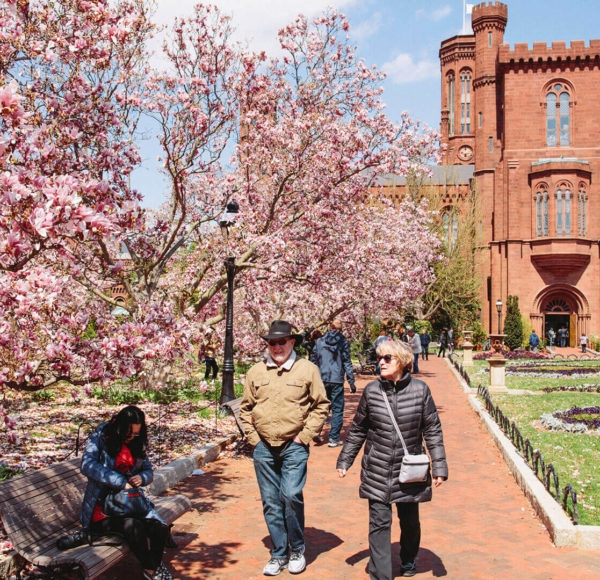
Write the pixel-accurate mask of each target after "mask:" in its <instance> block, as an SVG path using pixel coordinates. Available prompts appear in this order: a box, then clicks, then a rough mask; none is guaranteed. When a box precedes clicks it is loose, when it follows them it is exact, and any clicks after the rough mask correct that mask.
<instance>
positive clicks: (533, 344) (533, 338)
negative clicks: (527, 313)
mask: <svg viewBox="0 0 600 580" xmlns="http://www.w3.org/2000/svg"><path fill="white" fill-rule="evenodd" d="M538 346H540V337H539V336H538V335H537V333H536V331H535V330H532V331H531V334H530V335H529V348H530V349H531V351H532V352H537V349H538Z"/></svg>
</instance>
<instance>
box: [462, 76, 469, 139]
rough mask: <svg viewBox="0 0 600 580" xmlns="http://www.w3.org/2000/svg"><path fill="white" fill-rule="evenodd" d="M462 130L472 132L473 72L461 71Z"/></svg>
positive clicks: (463, 132)
mask: <svg viewBox="0 0 600 580" xmlns="http://www.w3.org/2000/svg"><path fill="white" fill-rule="evenodd" d="M460 132H461V133H462V134H465V133H470V132H471V72H470V71H463V72H461V73H460Z"/></svg>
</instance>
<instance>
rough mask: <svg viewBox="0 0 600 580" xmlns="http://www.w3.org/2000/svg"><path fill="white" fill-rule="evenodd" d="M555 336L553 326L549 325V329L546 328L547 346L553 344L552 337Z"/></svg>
mask: <svg viewBox="0 0 600 580" xmlns="http://www.w3.org/2000/svg"><path fill="white" fill-rule="evenodd" d="M555 336H556V333H555V332H554V328H552V327H550V330H548V345H549V346H554V337H555Z"/></svg>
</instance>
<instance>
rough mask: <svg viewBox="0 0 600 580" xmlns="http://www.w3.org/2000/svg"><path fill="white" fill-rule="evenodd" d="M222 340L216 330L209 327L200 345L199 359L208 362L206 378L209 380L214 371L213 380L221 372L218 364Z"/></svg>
mask: <svg viewBox="0 0 600 580" xmlns="http://www.w3.org/2000/svg"><path fill="white" fill-rule="evenodd" d="M220 344H221V341H220V340H219V337H218V336H217V334H216V332H215V331H214V330H213V329H212V328H209V329H208V330H207V331H206V334H205V335H204V340H203V341H202V345H201V346H200V352H199V353H198V359H199V360H203V361H204V363H205V364H206V371H205V372H204V380H206V381H208V379H209V378H210V374H211V372H212V378H213V380H214V379H216V378H217V373H218V372H219V365H218V364H217V358H216V357H217V349H218V348H219V346H220Z"/></svg>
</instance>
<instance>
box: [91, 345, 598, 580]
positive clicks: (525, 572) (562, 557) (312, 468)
mask: <svg viewBox="0 0 600 580" xmlns="http://www.w3.org/2000/svg"><path fill="white" fill-rule="evenodd" d="M421 370H422V371H423V372H422V373H421V375H419V376H420V378H422V379H424V380H425V381H426V382H427V383H428V384H429V386H430V387H431V390H432V392H433V395H434V398H435V401H436V404H437V406H438V410H439V412H440V417H441V420H442V426H443V430H444V439H445V444H446V450H447V454H448V463H449V470H450V478H449V480H448V481H447V482H446V483H445V484H444V485H443V486H442V487H441V488H439V489H438V490H435V491H434V499H433V501H432V502H429V503H425V504H422V505H421V523H422V542H421V550H420V552H419V556H418V558H417V571H418V574H417V578H431V577H438V576H446V577H447V578H449V579H454V578H461V579H465V578H489V579H492V578H493V579H496V578H503V579H513V578H514V579H519V580H532V579H535V580H537V579H539V580H542V579H549V578H569V579H570V578H574V579H575V578H576V579H577V580H584V579H588V578H589V579H592V578H595V579H597V578H598V577H599V570H600V553H598V552H589V551H581V550H576V549H573V548H555V547H554V546H553V545H552V543H551V541H550V539H549V536H548V534H547V532H546V529H545V528H544V526H543V525H542V524H541V522H540V521H539V520H538V519H537V517H536V516H535V514H534V513H533V511H532V509H531V507H530V505H529V503H528V502H527V500H526V499H525V497H524V496H523V494H522V493H521V491H520V489H519V488H518V486H517V485H516V483H515V481H514V479H513V477H512V476H511V474H510V473H509V472H508V469H507V468H506V466H505V464H504V462H503V461H502V458H501V456H500V454H499V452H498V451H497V449H496V447H495V445H494V443H493V442H492V441H491V440H490V438H489V436H488V434H487V432H486V431H485V430H484V428H483V427H482V425H481V424H480V422H479V419H478V418H477V416H476V415H475V413H474V412H473V411H472V409H471V407H470V406H469V404H468V402H467V399H466V395H465V394H464V392H463V391H462V389H461V388H460V386H459V384H458V382H457V380H456V379H455V378H454V375H453V374H452V372H451V371H450V369H449V368H448V366H447V364H446V361H445V360H441V359H438V358H437V357H430V359H429V361H425V362H423V363H422V365H421ZM368 380H369V379H366V378H365V379H361V380H359V381H358V387H359V389H358V391H359V392H358V394H356V395H349V394H348V395H347V396H346V412H345V419H344V425H345V426H347V425H348V424H349V423H350V422H351V420H352V416H353V413H354V409H355V408H356V404H357V403H358V399H359V397H360V392H361V387H362V386H364V385H365V384H366V383H367V382H368ZM325 429H327V428H325ZM324 432H325V433H326V430H324ZM339 451H340V449H339V448H338V449H330V448H328V447H327V446H326V445H323V446H318V447H311V456H310V460H309V473H308V481H307V485H306V488H305V502H306V537H307V553H306V556H307V562H308V567H307V570H306V571H305V572H304V574H302V575H301V577H302V578H306V579H313V580H322V579H323V580H324V579H328V578H334V579H354V578H357V579H362V578H368V576H367V574H366V573H365V566H366V564H367V561H368V542H367V529H368V514H367V502H366V500H362V499H360V498H359V497H358V484H359V473H360V455H359V457H358V458H357V461H356V463H355V465H354V466H353V467H352V469H351V470H350V471H349V473H348V475H347V476H346V478H345V479H344V480H340V479H338V477H337V474H336V472H335V461H336V458H337V455H338V453H339ZM205 469H206V471H207V473H206V474H205V475H201V476H197V477H190V478H188V479H187V480H186V481H184V482H182V483H181V484H180V485H179V486H178V487H177V488H176V491H177V492H180V493H185V494H188V495H189V496H190V497H191V498H192V503H193V510H192V511H191V512H190V513H188V514H186V515H184V516H182V517H181V518H180V519H179V520H178V521H177V524H176V526H175V533H176V538H177V539H178V541H179V543H180V546H181V547H180V548H179V549H178V550H175V551H172V552H169V554H168V555H167V559H168V560H169V561H170V565H171V568H172V569H173V570H174V572H175V577H176V578H182V579H201V578H207V579H221V578H228V579H237V580H246V579H252V578H264V576H263V575H262V567H263V565H264V564H265V563H266V561H267V560H268V557H269V552H268V549H267V542H268V541H269V540H268V535H267V529H266V526H265V523H264V520H263V516H262V509H261V502H260V496H259V492H258V487H257V485H256V480H255V477H254V469H253V466H252V462H251V461H250V460H249V459H248V458H246V457H239V458H234V459H223V460H218V461H215V462H213V463H210V464H208V465H207V466H206V467H205ZM398 535H399V531H398V523H397V521H395V522H394V527H393V533H392V539H393V543H394V552H396V553H397V552H398V549H399V548H398ZM399 564H400V563H399V560H398V559H396V560H395V562H394V571H395V574H396V575H398V573H399V572H398V570H399ZM134 566H136V564H135V562H131V561H130V560H129V559H128V560H126V561H124V562H123V563H122V564H120V565H119V566H118V567H115V568H113V569H112V570H111V572H110V573H107V574H105V575H104V576H103V577H102V579H103V580H109V579H115V580H116V579H122V578H127V577H128V576H130V575H131V569H132V568H133V567H134ZM279 577H280V578H291V577H292V575H290V574H289V572H288V571H287V570H286V571H284V572H282V574H281V575H280V576H279Z"/></svg>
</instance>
